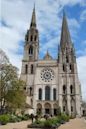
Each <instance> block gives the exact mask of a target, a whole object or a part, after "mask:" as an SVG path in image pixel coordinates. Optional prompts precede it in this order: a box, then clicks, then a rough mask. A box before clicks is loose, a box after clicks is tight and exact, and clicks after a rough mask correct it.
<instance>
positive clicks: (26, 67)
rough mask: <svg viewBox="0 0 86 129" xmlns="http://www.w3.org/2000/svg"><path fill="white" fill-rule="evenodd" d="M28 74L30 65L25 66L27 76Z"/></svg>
mask: <svg viewBox="0 0 86 129" xmlns="http://www.w3.org/2000/svg"><path fill="white" fill-rule="evenodd" d="M27 73H28V65H27V64H26V65H25V74H27Z"/></svg>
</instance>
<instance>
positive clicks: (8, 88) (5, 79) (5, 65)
mask: <svg viewBox="0 0 86 129" xmlns="http://www.w3.org/2000/svg"><path fill="white" fill-rule="evenodd" d="M0 54H1V55H0V57H1V58H0V112H1V113H3V111H6V109H11V110H16V109H17V108H22V107H24V105H25V104H24V103H25V93H24V90H23V89H24V87H25V83H24V82H23V81H21V80H20V79H19V78H18V69H17V68H16V67H14V66H13V65H12V64H10V62H9V60H8V58H7V56H6V55H5V53H4V52H2V51H1V53H0Z"/></svg>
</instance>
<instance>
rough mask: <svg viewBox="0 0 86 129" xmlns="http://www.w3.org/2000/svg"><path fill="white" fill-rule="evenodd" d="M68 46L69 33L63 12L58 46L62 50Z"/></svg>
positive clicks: (69, 41)
mask: <svg viewBox="0 0 86 129" xmlns="http://www.w3.org/2000/svg"><path fill="white" fill-rule="evenodd" d="M70 44H71V37H70V32H69V28H68V24H67V19H66V15H65V12H63V21H62V31H61V41H60V45H61V48H62V49H64V48H65V46H66V45H67V46H70Z"/></svg>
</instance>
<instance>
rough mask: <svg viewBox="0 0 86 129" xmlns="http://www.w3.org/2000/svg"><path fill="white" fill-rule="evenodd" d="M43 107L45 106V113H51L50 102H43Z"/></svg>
mask: <svg viewBox="0 0 86 129" xmlns="http://www.w3.org/2000/svg"><path fill="white" fill-rule="evenodd" d="M44 108H45V114H51V104H50V103H45V105H44Z"/></svg>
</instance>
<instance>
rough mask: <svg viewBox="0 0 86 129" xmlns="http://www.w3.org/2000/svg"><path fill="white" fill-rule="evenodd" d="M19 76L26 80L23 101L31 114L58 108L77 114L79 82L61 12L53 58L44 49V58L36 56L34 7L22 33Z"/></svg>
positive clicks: (72, 46) (53, 110) (48, 112)
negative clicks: (23, 42) (58, 34)
mask: <svg viewBox="0 0 86 129" xmlns="http://www.w3.org/2000/svg"><path fill="white" fill-rule="evenodd" d="M21 79H22V80H24V81H25V82H26V87H25V88H24V89H25V90H26V94H27V98H26V103H27V104H29V105H30V106H31V107H32V110H33V111H34V114H37V113H40V114H42V115H44V114H50V115H56V114H57V113H58V110H60V111H61V112H64V113H66V114H69V115H72V116H81V102H82V99H81V84H80V82H79V78H78V71H77V63H76V54H75V49H74V45H73V43H72V41H71V36H70V32H69V28H68V23H67V18H66V15H65V13H64V14H63V20H62V28H61V38H60V45H59V46H58V56H57V58H56V59H53V58H52V56H51V55H50V54H49V52H48V51H47V52H46V54H45V56H44V58H43V59H39V31H38V29H37V24H36V14H35V7H34V9H33V12H32V19H31V24H30V28H29V29H28V30H27V33H26V35H25V45H24V55H23V60H22V68H21Z"/></svg>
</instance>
